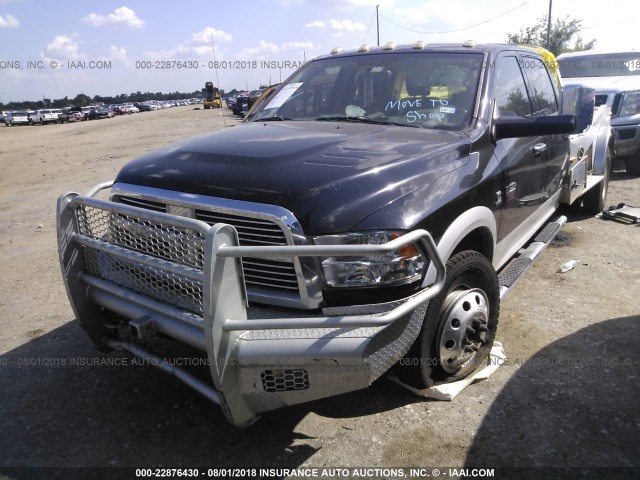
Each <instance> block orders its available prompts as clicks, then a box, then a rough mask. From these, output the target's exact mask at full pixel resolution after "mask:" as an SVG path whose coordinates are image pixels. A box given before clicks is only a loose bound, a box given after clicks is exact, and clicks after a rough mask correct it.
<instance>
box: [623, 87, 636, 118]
mask: <svg viewBox="0 0 640 480" xmlns="http://www.w3.org/2000/svg"><path fill="white" fill-rule="evenodd" d="M638 113H640V92H634V93H625V94H624V96H623V97H622V105H620V113H619V114H618V116H619V117H630V116H631V115H637V114H638Z"/></svg>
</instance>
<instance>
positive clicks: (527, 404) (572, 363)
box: [0, 107, 640, 479]
mask: <svg viewBox="0 0 640 480" xmlns="http://www.w3.org/2000/svg"><path fill="white" fill-rule="evenodd" d="M237 123H238V121H237V120H235V119H233V118H232V117H231V116H230V114H229V112H228V110H227V109H224V110H223V111H222V112H220V111H217V110H214V111H211V110H193V109H192V107H177V108H173V109H168V110H162V111H158V112H149V113H141V114H136V115H131V116H126V117H116V118H113V119H109V120H100V121H91V122H82V123H76V124H64V125H49V126H33V127H13V128H5V127H0V207H1V209H2V215H1V216H0V255H1V258H2V259H3V260H2V263H1V266H0V292H1V293H0V309H1V310H0V311H1V312H2V330H1V332H2V333H1V335H0V385H2V387H1V392H2V393H1V394H0V398H1V401H0V431H1V432H2V433H1V434H0V477H2V474H4V475H6V476H7V477H8V478H20V479H22V478H47V477H55V478H68V474H69V472H66V474H64V475H61V476H56V475H57V473H56V471H54V470H32V469H24V470H22V469H17V468H16V467H32V466H39V467H77V466H86V467H174V468H177V467H180V468H185V467H195V466H199V467H238V468H239V467H257V468H298V467H300V468H302V467H321V468H322V467H383V466H390V467H402V466H407V467H408V466H420V467H427V468H429V469H430V468H432V467H454V468H461V467H465V466H466V467H488V468H496V469H498V470H497V471H498V472H500V470H499V468H500V467H514V468H521V469H522V470H518V471H517V472H516V473H513V472H512V473H510V474H509V475H508V476H506V477H505V478H520V477H521V476H523V475H524V474H525V473H527V472H532V471H533V472H536V470H535V469H533V470H532V467H609V468H611V467H635V468H636V470H635V471H632V470H619V471H615V472H614V471H613V470H595V469H590V470H585V471H582V470H580V469H577V468H570V469H567V470H563V471H562V472H557V473H558V476H557V477H556V478H573V477H572V476H573V475H575V476H576V478H577V477H578V476H579V475H582V474H583V473H584V474H585V475H588V476H593V478H596V477H597V478H638V475H640V470H638V469H640V414H639V411H640V409H639V408H638V406H639V403H638V398H640V388H639V382H638V374H639V365H640V353H639V352H640V349H638V346H637V344H636V343H635V340H636V339H638V338H640V307H639V303H638V296H639V294H640V256H639V255H638V253H639V251H640V248H639V247H640V240H639V239H640V227H639V226H637V225H624V224H620V223H614V222H608V221H604V220H601V219H598V218H594V217H591V216H584V215H583V214H581V213H580V212H569V213H568V215H569V217H570V218H569V222H568V223H567V225H566V226H565V227H564V229H563V234H565V235H566V237H567V240H568V245H564V246H552V247H550V248H549V249H548V250H547V251H546V252H545V253H544V254H543V255H542V257H541V259H540V260H539V261H538V262H537V263H536V264H535V265H534V267H532V269H531V270H530V271H529V272H528V273H527V274H526V275H525V278H523V279H522V281H521V282H520V283H518V285H517V286H516V288H515V289H514V291H513V292H512V293H511V294H510V296H509V297H507V299H506V300H505V301H504V303H503V305H502V312H501V319H500V327H499V329H498V339H499V340H501V341H502V342H503V343H504V345H505V350H506V353H507V356H508V357H509V361H508V362H507V363H506V364H505V365H503V366H502V367H501V368H499V369H498V371H497V373H496V374H495V375H494V376H493V377H492V378H490V379H489V380H487V381H484V382H480V383H477V384H475V385H472V386H471V387H469V388H468V389H467V390H465V391H464V392H463V393H462V394H461V395H460V396H459V397H458V398H456V399H455V400H454V401H452V402H449V403H445V402H436V401H431V400H424V399H420V398H418V397H416V396H414V395H412V394H411V393H409V392H408V391H405V390H404V389H402V388H401V387H399V386H397V385H396V384H394V383H392V382H390V381H389V380H388V379H386V378H383V379H381V380H379V381H378V382H376V383H375V384H374V385H373V386H372V387H371V388H369V389H367V390H363V391H359V392H354V393H351V394H348V395H343V396H340V397H334V398H330V399H326V400H322V401H317V402H313V403H310V404H305V405H300V406H297V407H294V408H289V409H285V410H280V411H276V412H271V413H268V414H266V415H264V417H263V418H262V419H261V420H260V421H259V422H257V423H256V424H255V425H253V426H251V427H249V428H247V429H244V430H238V429H235V428H233V427H231V426H230V425H228V424H227V422H226V421H225V419H224V417H223V416H222V414H221V413H220V412H219V411H218V409H217V408H216V407H215V406H214V405H213V404H210V403H209V402H208V401H207V400H205V399H204V398H202V397H201V396H199V395H198V394H197V393H195V392H192V391H191V390H190V389H189V388H188V387H186V386H183V385H182V384H181V383H180V382H179V381H177V380H174V379H172V378H170V377H168V376H167V375H166V374H164V373H162V372H160V371H158V370H156V369H153V368H152V367H145V366H128V367H124V366H123V367H119V366H113V365H112V366H104V365H100V360H101V359H104V358H105V357H104V356H102V355H101V354H99V353H98V352H96V351H95V350H94V349H93V347H92V344H91V343H90V341H89V339H88V337H87V336H86V335H85V334H84V332H83V331H82V330H81V329H80V328H79V326H78V325H77V324H76V323H75V322H74V317H73V313H72V311H71V308H70V306H69V303H68V300H67V296H66V293H65V291H64V286H63V284H62V281H61V276H60V271H59V265H58V259H57V247H56V232H55V203H56V199H57V197H58V195H59V194H61V193H62V192H64V191H69V190H73V191H79V192H84V191H86V190H88V189H89V188H90V187H91V186H92V185H94V184H96V183H99V182H102V181H106V180H110V179H112V178H113V176H114V175H115V173H116V172H117V171H118V169H119V168H120V167H121V166H122V165H123V164H124V163H125V162H127V161H128V160H130V159H132V158H135V157H136V156H139V155H140V154H142V153H144V152H145V151H149V150H152V149H156V148H158V147H161V146H162V145H165V144H169V143H172V142H175V141H178V140H180V139H184V138H189V137H192V136H196V135H200V134H203V133H206V132H208V131H211V130H214V129H218V128H225V127H226V128H232V127H233V126H234V125H236V124H237ZM615 167H616V168H615V169H614V170H615V171H614V174H613V178H612V181H611V183H610V191H609V199H608V204H611V205H613V204H617V203H619V202H626V203H630V204H632V205H640V178H633V177H630V176H628V175H626V173H624V171H620V169H619V166H618V164H617V163H616V165H615ZM565 243H566V242H565ZM570 259H575V260H578V266H577V267H576V268H575V269H574V270H572V271H570V272H567V273H563V274H561V273H557V270H558V268H559V266H560V265H561V264H562V263H564V262H565V261H567V260H570ZM634 345H635V347H634ZM110 356H111V357H115V358H129V359H130V358H131V357H127V356H126V355H125V354H120V353H112V354H110ZM72 360H73V361H74V365H70V363H71V361H72ZM429 471H430V470H429ZM502 472H503V473H504V472H506V471H502ZM537 472H538V473H540V474H541V475H542V474H544V475H547V476H546V478H552V477H551V476H549V472H550V471H549V470H540V471H537ZM103 473H104V472H103ZM634 474H635V476H634ZM93 478H96V476H95V475H93Z"/></svg>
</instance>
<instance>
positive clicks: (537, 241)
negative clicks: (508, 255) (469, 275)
mask: <svg viewBox="0 0 640 480" xmlns="http://www.w3.org/2000/svg"><path fill="white" fill-rule="evenodd" d="M566 222H567V217H565V216H564V215H562V216H560V217H558V218H557V219H556V220H555V221H553V222H549V223H547V225H546V226H545V227H544V228H543V229H542V230H541V231H540V233H538V235H536V237H535V238H534V239H533V241H532V242H531V243H530V244H529V245H527V247H526V248H524V249H521V250H520V251H519V252H518V254H517V256H516V257H515V258H513V259H512V260H511V261H510V262H509V263H508V264H507V265H506V266H505V267H504V268H503V269H502V270H500V272H499V273H498V284H499V285H500V300H502V299H503V298H505V297H506V296H507V295H508V294H509V292H511V290H513V287H514V286H515V284H516V283H517V282H518V280H520V278H522V275H524V273H525V272H526V271H527V270H528V269H529V267H530V266H531V265H533V262H535V260H536V259H537V258H538V257H539V256H540V254H541V253H542V252H544V250H545V249H546V248H547V247H548V246H549V244H550V243H551V242H552V241H553V239H554V238H556V235H557V234H558V232H559V231H560V229H561V228H562V226H563V225H564V224H565V223H566Z"/></svg>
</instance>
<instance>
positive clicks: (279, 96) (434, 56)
mask: <svg viewBox="0 0 640 480" xmlns="http://www.w3.org/2000/svg"><path fill="white" fill-rule="evenodd" d="M482 60H483V55H482V54H474V53H468V54H467V53H436V52H422V51H421V52H416V53H385V54H369V55H355V56H349V57H336V58H325V59H321V60H316V61H312V62H310V63H308V64H306V65H305V66H304V67H303V68H302V69H301V70H300V71H299V72H298V73H296V74H295V75H294V76H293V77H292V78H290V79H289V81H288V82H287V83H286V84H284V85H283V86H282V87H281V88H280V89H279V91H278V92H277V93H276V94H275V95H274V96H273V97H272V98H271V99H270V101H269V102H265V105H264V106H263V107H262V109H261V110H260V111H259V112H258V113H257V114H256V117H255V120H254V121H265V120H281V121H285V120H307V121H351V122H366V123H376V124H378V123H379V124H389V125H399V126H407V127H426V128H441V129H448V130H458V129H462V128H465V127H466V126H468V124H469V121H470V119H471V115H472V112H473V107H474V103H475V98H476V92H477V88H478V81H479V78H480V70H481V67H482Z"/></svg>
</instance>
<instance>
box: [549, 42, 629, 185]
mask: <svg viewBox="0 0 640 480" xmlns="http://www.w3.org/2000/svg"><path fill="white" fill-rule="evenodd" d="M558 63H559V65H560V73H561V74H562V78H563V80H564V81H565V83H579V84H582V85H586V86H588V87H591V88H593V89H595V90H596V105H601V104H603V103H606V104H607V105H608V106H609V107H611V126H612V127H613V147H614V152H615V156H616V157H621V158H624V163H625V167H626V169H627V173H629V174H631V175H640V52H612V53H607V52H598V51H593V50H589V51H586V52H572V53H563V54H562V55H560V56H559V57H558Z"/></svg>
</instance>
